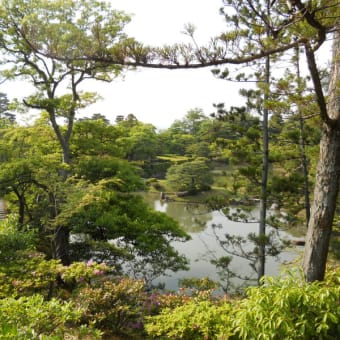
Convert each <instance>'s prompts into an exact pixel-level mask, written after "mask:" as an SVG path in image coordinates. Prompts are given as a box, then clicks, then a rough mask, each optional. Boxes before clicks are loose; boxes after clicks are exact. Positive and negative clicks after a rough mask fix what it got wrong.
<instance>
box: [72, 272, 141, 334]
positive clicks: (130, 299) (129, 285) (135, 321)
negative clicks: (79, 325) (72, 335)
mask: <svg viewBox="0 0 340 340" xmlns="http://www.w3.org/2000/svg"><path fill="white" fill-rule="evenodd" d="M144 297H145V296H144V283H143V281H137V280H132V279H128V278H123V279H120V280H118V279H117V280H116V281H104V282H102V283H101V284H100V285H98V286H97V287H89V286H88V287H84V288H82V289H80V291H79V293H78V295H77V297H76V298H75V301H76V302H77V304H78V305H79V306H81V307H82V310H83V313H82V320H83V321H84V322H85V323H91V322H92V321H95V322H96V327H99V328H100V329H102V330H110V331H113V332H118V333H120V332H124V331H127V330H128V329H135V330H136V329H141V328H143V325H142V323H141V316H142V306H143V301H144Z"/></svg>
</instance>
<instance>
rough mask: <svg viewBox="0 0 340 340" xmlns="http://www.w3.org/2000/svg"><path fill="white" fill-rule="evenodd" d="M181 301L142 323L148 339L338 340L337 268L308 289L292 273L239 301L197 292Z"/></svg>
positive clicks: (339, 281)
mask: <svg viewBox="0 0 340 340" xmlns="http://www.w3.org/2000/svg"><path fill="white" fill-rule="evenodd" d="M181 301H182V305H179V304H177V305H175V306H172V307H166V308H164V309H163V310H162V311H161V312H160V314H159V315H156V316H150V317H148V318H147V323H146V325H145V329H146V331H147V332H148V334H149V335H150V336H152V337H154V338H156V339H184V340H186V339H188V340H189V339H195V340H199V339H202V340H208V339H209V340H210V339H216V340H217V339H219V340H222V339H223V340H224V339H244V340H247V339H292V340H293V339H294V340H295V339H306V340H307V339H308V340H309V339H338V336H339V334H340V268H338V269H336V270H333V271H330V272H329V273H328V274H327V277H326V279H325V281H323V282H314V283H311V284H310V283H306V282H304V280H303V278H302V276H301V275H296V274H289V275H285V276H283V277H281V278H277V279H274V278H271V277H266V278H264V280H263V285H262V286H261V287H252V288H249V289H247V291H246V297H245V298H244V299H232V300H230V299H220V300H219V299H216V298H212V296H211V295H209V294H205V295H204V294H202V292H200V298H198V297H193V298H187V299H182V300H181ZM177 302H178V300H177ZM163 305H164V304H163Z"/></svg>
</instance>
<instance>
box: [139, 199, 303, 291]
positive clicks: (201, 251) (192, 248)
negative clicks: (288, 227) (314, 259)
mask: <svg viewBox="0 0 340 340" xmlns="http://www.w3.org/2000/svg"><path fill="white" fill-rule="evenodd" d="M143 196H144V195H143ZM144 198H145V200H146V201H147V202H148V203H149V205H150V206H151V207H153V208H154V209H155V210H157V211H162V212H164V213H166V214H167V215H169V216H171V217H172V218H174V219H175V220H177V221H178V222H179V224H180V225H181V227H182V228H183V229H184V230H185V231H186V232H187V233H189V234H190V236H191V238H192V239H191V240H190V241H187V242H185V243H182V242H173V246H174V247H175V249H177V250H178V251H179V252H180V253H181V254H184V255H185V256H186V257H187V258H188V259H189V260H190V270H189V271H179V272H177V273H173V272H168V273H167V275H169V276H163V277H161V278H159V279H157V280H156V281H154V283H155V284H157V283H159V282H162V283H165V288H167V289H171V290H177V289H178V280H179V279H182V278H190V277H197V278H201V277H209V278H210V279H212V280H217V281H218V279H219V277H218V274H217V273H216V268H215V266H214V265H212V264H211V263H210V259H211V258H212V257H213V256H215V257H216V256H217V257H220V256H225V255H228V254H226V253H225V252H224V251H223V250H222V249H221V248H220V246H219V244H218V242H217V240H216V236H215V235H214V230H215V231H216V228H213V225H220V226H221V228H220V229H218V230H217V234H218V235H219V236H220V237H223V235H224V234H225V233H228V234H230V235H240V236H247V235H248V234H249V233H252V232H253V233H257V231H258V223H239V222H233V221H230V220H229V219H228V218H227V217H226V216H224V215H223V214H222V213H221V212H220V211H212V212H207V210H206V208H205V207H204V206H203V205H198V204H187V203H181V202H164V201H161V200H160V199H159V195H154V194H146V195H145V196H144ZM267 230H268V231H269V230H270V228H269V227H267ZM279 236H280V238H283V239H294V237H292V236H291V235H290V234H288V233H286V232H284V231H279ZM301 249H302V248H300V247H297V248H296V249H293V250H292V249H289V251H284V252H282V253H281V254H280V255H279V257H278V258H276V259H275V258H272V257H268V258H267V259H266V275H270V276H274V275H277V274H279V272H280V270H281V269H282V264H286V263H291V262H292V261H294V259H296V258H297V256H298V254H299V252H301ZM231 268H232V270H234V271H236V272H237V273H240V274H243V275H244V274H248V275H249V274H250V273H252V270H251V268H250V266H249V263H248V262H247V261H246V260H244V259H241V258H237V257H234V258H233V260H232V263H231ZM254 278H256V276H254ZM241 283H242V281H238V280H236V279H235V281H234V284H236V285H239V284H241Z"/></svg>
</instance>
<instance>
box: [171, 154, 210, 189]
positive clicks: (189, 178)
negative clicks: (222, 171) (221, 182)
mask: <svg viewBox="0 0 340 340" xmlns="http://www.w3.org/2000/svg"><path fill="white" fill-rule="evenodd" d="M166 179H167V181H168V183H169V185H170V186H171V188H172V189H173V190H175V191H187V192H188V193H189V194H196V193H198V192H201V191H204V190H209V189H210V185H211V184H212V183H213V177H212V174H211V173H210V168H209V166H208V165H207V162H206V160H205V159H204V158H197V159H195V160H193V161H191V162H190V161H189V162H185V163H181V164H177V165H173V166H171V167H170V168H169V169H168V171H167V175H166Z"/></svg>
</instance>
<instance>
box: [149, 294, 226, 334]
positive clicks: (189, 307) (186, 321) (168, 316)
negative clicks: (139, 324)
mask: <svg viewBox="0 0 340 340" xmlns="http://www.w3.org/2000/svg"><path fill="white" fill-rule="evenodd" d="M231 311H232V307H231V305H230V304H228V303H222V304H218V303H214V302H212V301H196V300H195V299H192V300H190V301H189V302H187V303H186V304H184V305H182V306H178V307H175V308H174V309H169V308H166V309H164V310H162V312H161V314H160V315H157V316H153V317H149V318H147V321H148V322H147V324H146V325H145V329H146V330H147V332H148V334H150V335H151V336H152V337H154V338H158V339H159V338H161V337H164V338H165V339H183V340H192V339H197V340H199V339H202V340H203V339H218V338H220V339H223V337H224V338H227V337H229V336H230V335H232V327H231V320H232V312H231Z"/></svg>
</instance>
